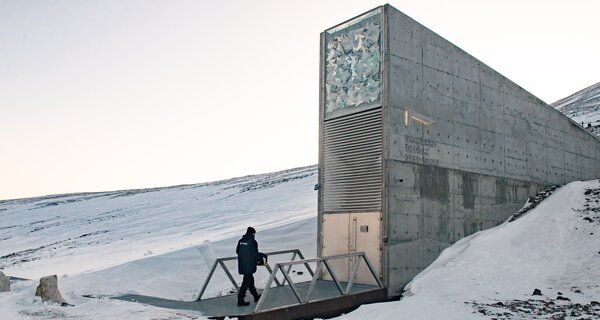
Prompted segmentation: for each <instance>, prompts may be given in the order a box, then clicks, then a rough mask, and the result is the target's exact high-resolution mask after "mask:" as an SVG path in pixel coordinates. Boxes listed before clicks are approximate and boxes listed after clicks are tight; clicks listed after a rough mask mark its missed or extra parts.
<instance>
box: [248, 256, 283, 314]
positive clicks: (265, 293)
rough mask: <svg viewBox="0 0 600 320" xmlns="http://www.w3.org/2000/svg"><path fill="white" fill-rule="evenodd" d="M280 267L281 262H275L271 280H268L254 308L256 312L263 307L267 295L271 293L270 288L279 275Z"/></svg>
mask: <svg viewBox="0 0 600 320" xmlns="http://www.w3.org/2000/svg"><path fill="white" fill-rule="evenodd" d="M278 269H279V263H276V264H275V270H273V272H271V276H270V277H269V280H267V284H266V286H265V289H264V290H263V292H262V294H261V296H260V299H258V302H257V303H256V307H255V308H254V312H257V311H258V310H260V308H261V307H262V305H263V303H265V299H267V295H268V294H269V289H270V288H271V284H273V279H276V275H277V270H278Z"/></svg>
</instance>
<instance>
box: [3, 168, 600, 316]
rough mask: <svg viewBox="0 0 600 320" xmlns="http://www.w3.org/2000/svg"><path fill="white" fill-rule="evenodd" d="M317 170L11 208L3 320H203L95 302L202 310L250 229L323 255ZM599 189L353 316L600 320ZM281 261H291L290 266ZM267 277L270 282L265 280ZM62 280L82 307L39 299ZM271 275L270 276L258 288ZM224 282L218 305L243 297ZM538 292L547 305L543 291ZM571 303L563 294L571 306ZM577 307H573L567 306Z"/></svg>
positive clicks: (266, 243) (440, 264)
mask: <svg viewBox="0 0 600 320" xmlns="http://www.w3.org/2000/svg"><path fill="white" fill-rule="evenodd" d="M316 181H317V171H316V167H314V166H313V167H306V168H298V169H292V170H288V171H284V172H278V173H272V174H265V175H259V176H250V177H244V178H238V179H231V180H227V181H221V182H215V183H207V184H201V185H190V186H179V187H171V188H161V189H151V190H137V191H135V190H133V191H120V192H106V193H98V194H80V195H63V196H54V197H45V198H36V199H25V200H12V201H4V202H0V267H1V268H2V271H3V272H4V273H5V274H7V275H9V276H15V277H22V278H28V279H33V280H31V281H15V282H13V284H12V291H11V292H7V293H0V310H2V315H1V316H0V318H1V319H188V318H191V319H203V316H202V315H201V314H199V313H197V312H194V311H182V310H167V309H160V308H156V307H151V306H145V305H141V304H137V303H132V302H125V301H115V300H112V299H90V298H84V297H83V295H87V294H91V295H119V294H123V293H139V294H146V295H154V296H159V297H164V298H172V299H182V300H192V299H194V298H195V297H196V295H197V294H198V291H199V289H200V287H201V285H202V282H203V281H204V279H205V277H206V275H207V273H208V268H209V266H210V264H211V263H212V261H213V260H214V258H215V257H217V256H219V257H220V256H231V255H233V254H234V252H233V250H234V247H235V242H236V241H237V239H238V238H239V236H240V235H241V234H242V233H244V231H245V229H246V227H247V226H249V225H252V226H254V227H256V229H257V230H258V234H257V240H258V241H259V245H260V250H261V251H275V250H282V249H289V248H299V249H301V250H302V252H303V253H304V254H305V255H306V256H314V255H315V253H316V252H315V251H316V192H315V191H314V190H313V186H314V184H315V183H316ZM599 235H600V181H597V180H594V181H588V182H574V183H571V184H568V185H566V186H563V187H561V188H559V189H557V190H556V191H554V193H553V194H552V195H551V196H550V197H549V198H547V199H546V200H544V201H542V202H541V203H539V204H538V205H537V206H536V207H535V208H534V209H532V210H530V211H528V212H527V213H525V214H523V215H521V216H519V218H518V219H516V220H514V221H512V222H506V223H504V224H502V225H500V226H498V227H496V228H493V229H489V230H485V231H482V232H479V233H477V234H474V235H472V236H469V237H467V238H465V239H463V240H461V241H459V242H458V243H456V244H455V245H454V246H452V247H450V248H448V249H446V250H445V251H444V252H443V253H442V255H441V256H440V257H439V259H437V260H436V261H435V262H434V263H433V264H432V265H431V266H430V267H429V268H428V269H427V270H425V271H424V272H422V273H421V274H420V275H419V276H417V278H415V280H414V281H413V282H412V283H411V284H410V285H409V286H407V290H408V291H407V292H406V293H405V297H404V299H402V300H400V301H394V302H388V303H379V304H371V305H366V306H362V307H360V308H359V309H357V310H356V311H354V312H352V313H349V314H347V315H343V316H341V317H340V319H365V318H369V319H397V318H400V316H401V318H406V319H492V318H496V319H598V318H600V304H599V303H598V301H600V236H599ZM284 258H285V257H282V258H281V259H284ZM265 273H266V272H265ZM49 274H57V275H58V276H59V288H60V290H61V292H62V294H63V297H64V298H65V299H66V300H67V301H68V302H69V303H71V304H74V306H72V307H60V306H58V305H53V304H46V303H42V302H41V301H40V300H39V299H37V298H34V291H35V287H36V286H37V280H38V278H39V277H42V276H45V275H49ZM265 277H266V274H264V273H259V274H257V285H258V286H260V285H261V284H264V282H265ZM230 289H231V288H230V285H229V284H228V283H227V280H226V277H225V275H224V274H222V273H216V274H215V278H214V280H213V282H211V286H210V287H209V291H208V292H207V295H209V296H210V295H217V294H220V293H224V292H227V291H228V290H230ZM535 289H539V290H540V291H541V294H542V295H535V296H534V295H532V294H533V292H534V290H535ZM559 297H560V298H559ZM565 299H569V300H565Z"/></svg>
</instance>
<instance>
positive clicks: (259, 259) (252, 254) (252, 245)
mask: <svg viewBox="0 0 600 320" xmlns="http://www.w3.org/2000/svg"><path fill="white" fill-rule="evenodd" d="M255 235H256V230H254V228H252V227H248V229H247V230H246V234H245V235H244V236H243V237H242V238H241V239H240V240H239V241H238V243H237V247H236V248H235V253H237V256H238V272H239V274H242V275H244V280H243V281H242V286H241V287H240V292H239V293H238V303H237V305H238V306H247V305H249V304H250V302H246V301H245V300H244V299H245V298H246V291H247V290H250V293H251V294H252V296H253V297H254V302H257V301H258V299H260V294H258V292H256V287H255V286H254V273H255V272H256V266H257V265H263V264H264V260H263V259H266V258H267V255H266V254H264V253H262V252H258V243H257V242H256V240H254V236H255Z"/></svg>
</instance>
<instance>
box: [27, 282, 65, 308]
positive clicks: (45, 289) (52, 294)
mask: <svg viewBox="0 0 600 320" xmlns="http://www.w3.org/2000/svg"><path fill="white" fill-rule="evenodd" d="M35 295H36V296H38V297H41V298H42V301H44V302H47V301H50V302H55V303H59V304H60V305H63V306H65V305H69V304H68V303H67V302H66V301H65V299H63V297H62V296H61V294H60V291H58V278H57V277H56V275H51V276H46V277H43V278H41V279H40V284H39V285H38V287H37V289H35Z"/></svg>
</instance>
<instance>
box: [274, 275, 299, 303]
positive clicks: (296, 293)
mask: <svg viewBox="0 0 600 320" xmlns="http://www.w3.org/2000/svg"><path fill="white" fill-rule="evenodd" d="M279 268H280V269H281V273H283V276H284V277H285V279H286V280H287V282H288V283H289V285H290V288H292V292H293V293H294V295H295V296H296V299H298V303H302V299H301V298H300V295H299V294H298V290H296V286H295V285H294V283H293V282H292V279H290V275H289V274H288V273H287V272H285V270H283V267H282V266H279Z"/></svg>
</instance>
